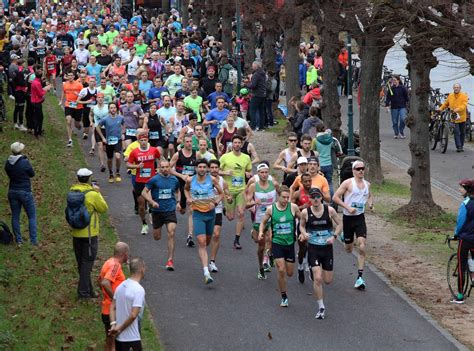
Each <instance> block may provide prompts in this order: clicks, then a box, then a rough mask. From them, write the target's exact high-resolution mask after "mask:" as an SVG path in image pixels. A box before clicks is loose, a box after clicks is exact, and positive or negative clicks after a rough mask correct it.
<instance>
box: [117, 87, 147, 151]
mask: <svg viewBox="0 0 474 351" xmlns="http://www.w3.org/2000/svg"><path fill="white" fill-rule="evenodd" d="M133 99H134V95H133V93H132V92H131V91H129V92H127V97H126V101H127V103H126V104H125V105H122V106H120V112H121V114H122V115H123V118H124V121H125V135H124V149H125V148H127V146H128V145H130V143H131V142H132V141H135V140H137V137H136V134H137V129H138V127H139V122H140V120H141V119H143V118H144V114H143V110H142V108H141V107H140V105H137V104H134V103H133Z"/></svg>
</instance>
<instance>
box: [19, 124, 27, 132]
mask: <svg viewBox="0 0 474 351" xmlns="http://www.w3.org/2000/svg"><path fill="white" fill-rule="evenodd" d="M19 129H20V131H22V132H26V131H27V130H28V129H27V128H26V127H25V126H24V125H23V124H20V128H19Z"/></svg>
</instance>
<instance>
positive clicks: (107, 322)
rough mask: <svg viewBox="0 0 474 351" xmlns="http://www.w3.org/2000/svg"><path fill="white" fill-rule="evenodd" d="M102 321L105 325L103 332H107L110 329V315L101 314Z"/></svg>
mask: <svg viewBox="0 0 474 351" xmlns="http://www.w3.org/2000/svg"><path fill="white" fill-rule="evenodd" d="M102 323H104V327H105V334H107V335H108V334H109V330H110V315H108V314H102Z"/></svg>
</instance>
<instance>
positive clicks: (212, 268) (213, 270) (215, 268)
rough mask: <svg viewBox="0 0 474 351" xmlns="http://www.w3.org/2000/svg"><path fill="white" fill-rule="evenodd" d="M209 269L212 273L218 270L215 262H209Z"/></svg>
mask: <svg viewBox="0 0 474 351" xmlns="http://www.w3.org/2000/svg"><path fill="white" fill-rule="evenodd" d="M209 271H211V272H212V273H217V272H219V270H218V269H217V266H216V264H215V262H212V261H211V262H210V263H209Z"/></svg>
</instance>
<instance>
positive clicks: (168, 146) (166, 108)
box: [157, 93, 176, 159]
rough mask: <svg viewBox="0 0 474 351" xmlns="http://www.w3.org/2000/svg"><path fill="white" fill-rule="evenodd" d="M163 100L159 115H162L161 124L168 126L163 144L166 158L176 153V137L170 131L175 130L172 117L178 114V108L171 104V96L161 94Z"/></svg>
mask: <svg viewBox="0 0 474 351" xmlns="http://www.w3.org/2000/svg"><path fill="white" fill-rule="evenodd" d="M161 96H162V100H163V106H162V107H160V109H159V110H158V112H157V113H158V116H160V120H161V124H162V125H164V126H165V128H166V138H165V141H164V144H163V155H164V158H165V159H168V158H171V157H172V156H173V155H174V151H175V150H174V137H173V135H172V134H171V133H169V132H168V131H171V130H173V128H172V126H170V119H171V117H172V116H174V115H176V108H174V107H173V106H171V97H170V96H169V95H165V93H162V94H161Z"/></svg>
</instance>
